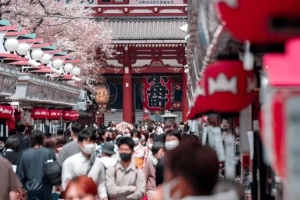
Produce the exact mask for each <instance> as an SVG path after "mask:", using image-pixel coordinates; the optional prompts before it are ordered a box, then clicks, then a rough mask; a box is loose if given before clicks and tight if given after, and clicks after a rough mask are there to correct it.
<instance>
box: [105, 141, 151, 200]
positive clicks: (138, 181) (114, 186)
mask: <svg viewBox="0 0 300 200" xmlns="http://www.w3.org/2000/svg"><path fill="white" fill-rule="evenodd" d="M134 146H135V144H134V141H133V140H132V139H131V138H129V137H124V138H122V139H121V140H120V142H119V144H118V147H119V153H120V158H121V161H119V162H117V164H116V165H115V166H114V167H110V168H108V169H107V171H106V186H107V192H108V195H109V198H110V200H125V199H126V200H127V199H131V200H140V199H141V198H142V197H143V196H144V193H145V191H146V180H145V175H144V173H143V171H142V170H140V169H138V168H137V167H136V166H135V161H134V159H133V158H132V154H133V148H134Z"/></svg>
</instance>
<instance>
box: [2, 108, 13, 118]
mask: <svg viewBox="0 0 300 200" xmlns="http://www.w3.org/2000/svg"><path fill="white" fill-rule="evenodd" d="M12 118H14V108H13V107H12V106H2V105H0V119H12Z"/></svg>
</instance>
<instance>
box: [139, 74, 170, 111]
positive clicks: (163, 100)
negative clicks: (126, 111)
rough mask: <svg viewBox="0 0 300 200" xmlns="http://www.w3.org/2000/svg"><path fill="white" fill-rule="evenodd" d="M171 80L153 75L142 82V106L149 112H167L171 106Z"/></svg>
mask: <svg viewBox="0 0 300 200" xmlns="http://www.w3.org/2000/svg"><path fill="white" fill-rule="evenodd" d="M173 83H174V82H173V80H172V79H171V78H170V77H167V76H160V75H157V76H156V75H154V76H151V77H149V78H145V79H144V80H143V87H142V90H143V91H142V94H143V106H144V108H146V109H147V110H149V111H162V110H169V109H170V108H171V107H172V105H173V95H174V92H173V88H172V86H174V84H173Z"/></svg>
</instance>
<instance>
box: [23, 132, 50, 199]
mask: <svg viewBox="0 0 300 200" xmlns="http://www.w3.org/2000/svg"><path fill="white" fill-rule="evenodd" d="M30 145H31V148H28V149H26V150H24V151H23V152H22V153H21V156H20V160H19V163H18V166H17V175H18V176H19V178H20V180H21V182H22V184H23V185H24V188H25V189H26V190H27V200H36V199H39V200H49V199H51V193H52V185H51V183H50V181H49V180H48V179H47V177H46V176H45V172H44V171H45V163H46V162H48V161H50V160H52V161H55V160H56V156H55V153H54V152H53V151H52V150H50V149H47V148H45V147H43V145H44V134H43V133H42V132H41V131H39V130H35V131H33V132H32V133H31V134H30Z"/></svg>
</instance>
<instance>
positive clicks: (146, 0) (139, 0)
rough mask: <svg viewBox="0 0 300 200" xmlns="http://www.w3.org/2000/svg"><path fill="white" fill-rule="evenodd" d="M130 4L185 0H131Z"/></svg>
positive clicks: (181, 2)
mask: <svg viewBox="0 0 300 200" xmlns="http://www.w3.org/2000/svg"><path fill="white" fill-rule="evenodd" d="M129 4H183V0H130V1H129Z"/></svg>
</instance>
